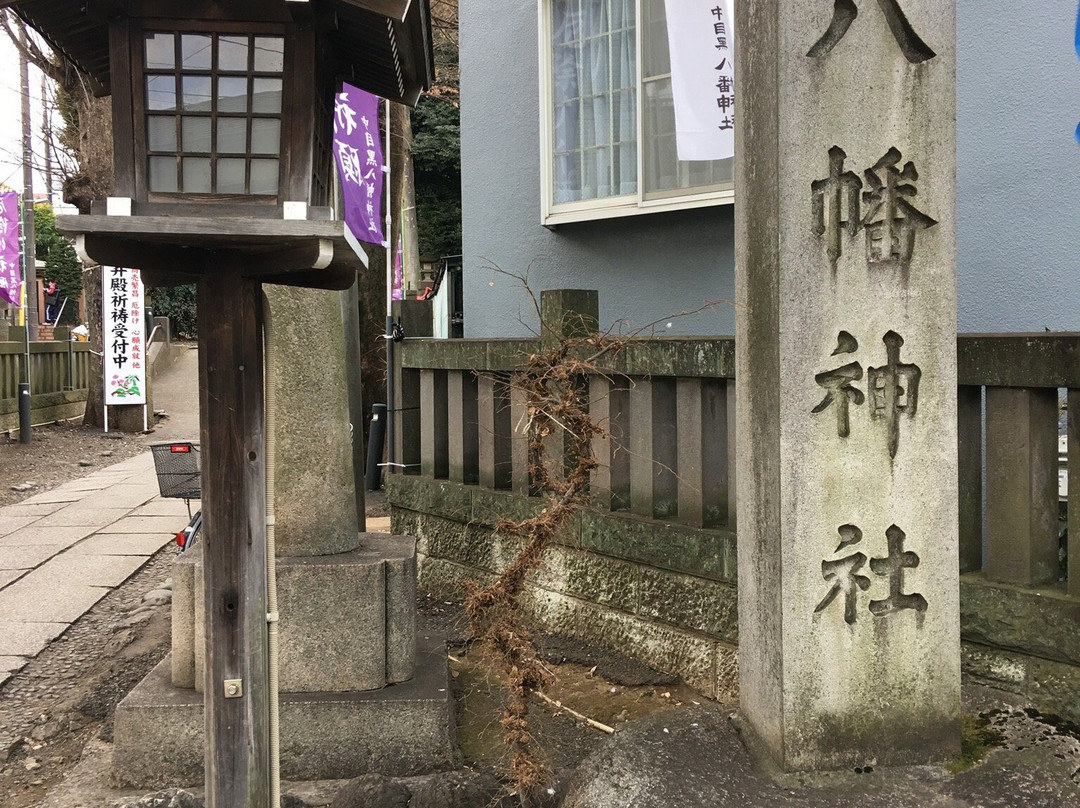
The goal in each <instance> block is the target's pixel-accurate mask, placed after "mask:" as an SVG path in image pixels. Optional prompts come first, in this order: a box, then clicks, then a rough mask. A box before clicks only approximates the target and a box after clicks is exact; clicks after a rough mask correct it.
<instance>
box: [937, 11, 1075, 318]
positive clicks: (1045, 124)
mask: <svg viewBox="0 0 1080 808" xmlns="http://www.w3.org/2000/svg"><path fill="white" fill-rule="evenodd" d="M957 5H958V9H957V31H958V34H957V37H958V40H959V47H958V57H957V69H956V73H957V180H958V185H959V193H958V202H957V206H958V215H959V222H958V225H959V226H958V228H957V253H958V262H957V263H958V276H959V277H958V284H959V313H958V320H959V328H960V330H961V331H1042V330H1043V329H1044V328H1050V329H1051V330H1053V331H1078V330H1080V272H1078V269H1080V143H1078V142H1077V140H1076V137H1075V132H1076V127H1077V124H1078V123H1080V58H1078V57H1077V53H1076V50H1075V47H1074V33H1075V27H1076V18H1077V0H1011V2H1005V1H1004V0H959V2H958V4H957Z"/></svg>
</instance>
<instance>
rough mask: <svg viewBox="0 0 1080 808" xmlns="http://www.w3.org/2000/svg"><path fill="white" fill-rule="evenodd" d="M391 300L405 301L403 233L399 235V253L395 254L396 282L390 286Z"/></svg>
mask: <svg viewBox="0 0 1080 808" xmlns="http://www.w3.org/2000/svg"><path fill="white" fill-rule="evenodd" d="M390 299H391V300H404V299H405V250H404V248H403V247H402V241H401V233H398V237H397V252H396V253H395V254H394V280H393V282H392V284H391V286H390Z"/></svg>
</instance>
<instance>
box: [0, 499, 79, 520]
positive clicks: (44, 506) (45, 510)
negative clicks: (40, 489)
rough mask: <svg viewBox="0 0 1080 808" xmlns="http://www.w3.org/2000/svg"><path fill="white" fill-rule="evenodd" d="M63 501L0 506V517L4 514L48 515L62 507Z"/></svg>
mask: <svg viewBox="0 0 1080 808" xmlns="http://www.w3.org/2000/svg"><path fill="white" fill-rule="evenodd" d="M64 504H65V503H63V502H30V503H27V502H18V503H16V504H14V505H8V506H6V507H4V508H0V518H2V517H5V516H48V515H49V514H50V513H53V512H54V511H58V510H60V509H61V508H63V507H64Z"/></svg>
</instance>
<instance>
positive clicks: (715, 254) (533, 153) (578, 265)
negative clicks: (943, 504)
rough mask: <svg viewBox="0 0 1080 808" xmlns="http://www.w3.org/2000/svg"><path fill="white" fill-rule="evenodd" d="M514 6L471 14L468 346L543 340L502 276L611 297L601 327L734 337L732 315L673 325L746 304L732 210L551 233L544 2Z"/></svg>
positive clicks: (465, 194) (467, 39) (464, 58)
mask: <svg viewBox="0 0 1080 808" xmlns="http://www.w3.org/2000/svg"><path fill="white" fill-rule="evenodd" d="M512 5H513V7H510V6H508V5H507V4H506V3H505V2H496V0H469V2H467V3H462V5H461V10H460V14H461V76H462V78H461V139H462V146H461V173H462V183H461V184H462V205H463V217H464V221H463V229H464V255H465V271H464V287H465V288H464V294H465V298H464V300H465V336H466V337H490V336H526V335H528V334H529V328H532V329H533V330H536V329H537V326H538V317H537V316H536V313H535V310H534V309H533V308H532V304H531V303H530V302H529V300H528V297H527V295H526V294H525V293H524V291H523V290H522V288H521V284H520V283H519V282H518V281H516V280H514V279H513V278H508V277H506V276H505V275H500V274H498V273H496V272H493V271H492V270H491V268H490V267H491V266H493V265H494V266H498V267H499V268H501V269H503V270H506V271H508V272H513V273H515V274H518V275H523V274H525V273H526V272H528V273H529V281H530V286H531V287H532V289H533V291H534V292H536V293H537V294H538V295H539V292H540V290H541V289H601V290H603V291H602V293H601V295H600V326H601V328H608V327H610V326H611V325H612V323H614V322H615V321H616V320H618V319H620V318H623V317H629V318H630V322H629V325H628V327H627V329H626V330H630V329H634V328H638V327H640V326H643V325H645V324H646V323H649V322H651V321H653V320H657V319H660V320H662V322H661V324H660V326H659V329H660V331H661V332H662V333H665V334H732V333H734V329H735V318H734V310H733V309H732V307H731V306H730V305H729V304H725V305H721V306H719V307H717V308H715V309H712V310H710V311H708V312H706V313H703V314H700V315H696V316H693V317H680V318H674V319H671V316H672V315H675V314H678V313H680V312H683V311H688V310H691V309H696V308H698V307H700V306H701V305H702V303H703V302H705V301H710V300H718V299H726V300H732V299H734V297H735V291H734V269H733V268H734V263H735V257H734V247H733V227H734V224H733V216H732V209H731V207H730V206H721V207H712V208H705V209H701V210H693V211H685V212H675V213H655V214H647V215H642V216H629V217H625V218H621V219H610V220H607V221H601V222H581V223H576V224H568V225H561V226H560V227H559V228H558V229H557V230H554V231H553V230H548V229H545V228H544V227H542V226H541V225H540V141H539V89H538V72H537V71H538V69H539V68H538V62H537V59H538V56H537V30H536V25H537V16H536V3H535V2H528V3H516V4H512ZM521 321H524V324H523V323H522V322H521ZM669 321H670V322H671V323H672V326H671V328H670V329H669V328H665V326H666V324H667V322H669ZM526 326H528V327H526Z"/></svg>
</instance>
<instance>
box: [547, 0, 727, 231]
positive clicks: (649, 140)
mask: <svg viewBox="0 0 1080 808" xmlns="http://www.w3.org/2000/svg"><path fill="white" fill-rule="evenodd" d="M540 2H541V4H542V5H541V9H542V12H543V13H542V17H541V23H542V24H541V38H542V40H543V41H542V43H541V51H540V52H541V57H542V61H543V62H544V63H543V64H542V65H541V84H542V91H543V95H542V97H544V98H545V99H547V102H546V106H547V107H548V109H546V110H545V114H546V115H547V116H549V117H548V119H547V120H546V121H545V122H544V123H545V124H546V126H545V127H543V128H544V131H545V132H546V133H547V138H546V139H547V141H548V142H547V143H546V156H545V159H546V160H547V161H548V165H547V167H546V171H545V183H544V186H545V187H544V196H545V199H544V203H545V204H544V218H545V221H546V223H549V222H555V223H557V222H558V221H560V220H567V221H572V220H575V219H589V218H598V217H600V216H618V215H626V214H631V213H644V212H647V211H650V210H667V209H671V208H678V207H689V206H697V205H702V204H720V203H724V202H730V201H731V198H732V187H733V183H732V169H733V166H732V163H733V161H732V160H718V161H713V162H704V161H680V160H679V159H678V155H677V153H676V149H675V107H674V102H673V100H672V93H671V68H670V59H669V53H668V39H667V25H666V23H665V13H664V0H540ZM639 35H640V41H639Z"/></svg>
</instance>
